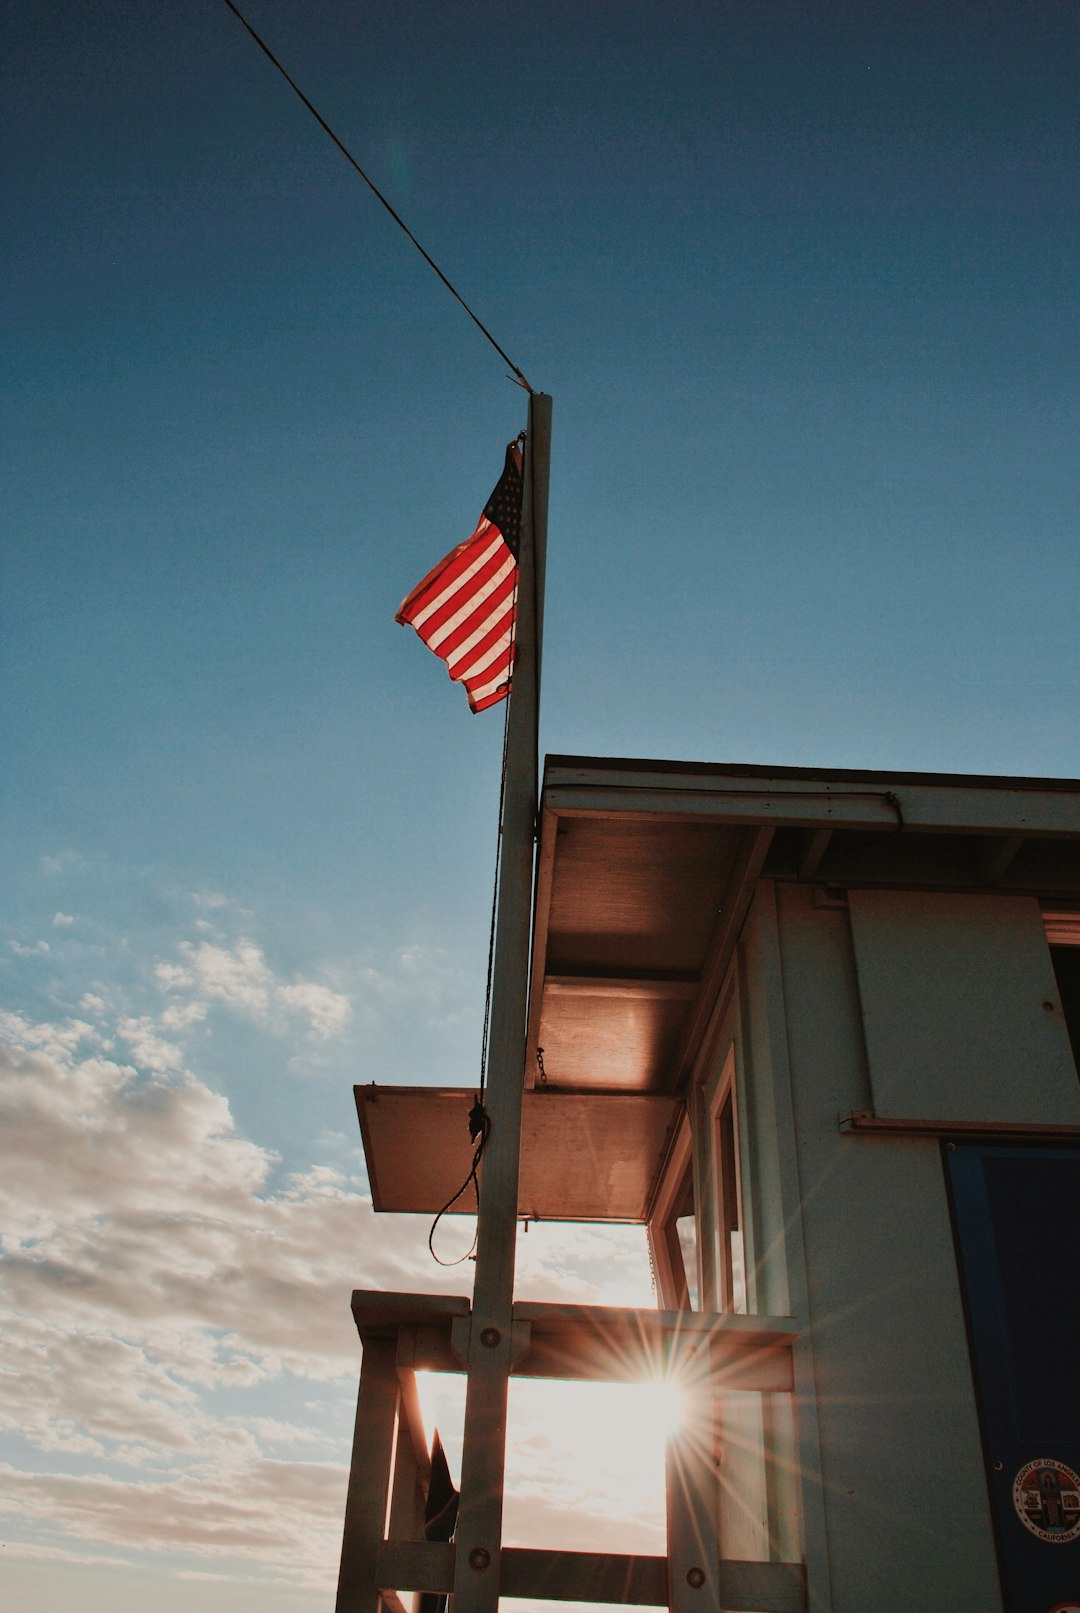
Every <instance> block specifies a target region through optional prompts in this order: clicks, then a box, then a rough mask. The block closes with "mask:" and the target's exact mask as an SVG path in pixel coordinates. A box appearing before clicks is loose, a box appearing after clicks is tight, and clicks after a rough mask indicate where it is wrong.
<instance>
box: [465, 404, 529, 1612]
mask: <svg viewBox="0 0 1080 1613" xmlns="http://www.w3.org/2000/svg"><path fill="white" fill-rule="evenodd" d="M550 454H551V399H550V398H549V397H546V396H544V395H543V394H542V393H531V394H530V396H529V426H528V434H527V438H526V443H525V464H524V494H523V509H522V523H521V527H522V530H521V545H520V549H519V553H518V596H517V635H516V638H517V643H516V649H515V655H514V682H513V692H512V694H511V696H510V713H509V719H508V720H509V732H508V735H507V754H506V769H507V773H506V797H505V803H504V808H503V833H502V845H501V857H500V876H499V904H498V913H497V920H496V930H495V970H494V979H493V984H492V997H491V1030H490V1036H489V1041H488V1049H489V1059H488V1090H487V1114H488V1119H489V1120H490V1123H491V1131H490V1135H489V1136H488V1140H487V1144H486V1146H485V1148H484V1158H483V1166H482V1185H481V1193H480V1215H479V1221H478V1226H477V1242H476V1274H475V1278H474V1283H473V1304H472V1321H471V1330H470V1339H469V1362H468V1388H467V1391H466V1398H465V1442H464V1450H463V1454H462V1463H461V1505H460V1509H459V1512H458V1525H457V1535H456V1541H457V1551H456V1566H455V1574H454V1613H495V1610H496V1609H497V1607H498V1605H499V1568H500V1551H501V1547H502V1512H503V1472H504V1467H505V1457H506V1405H507V1392H508V1383H509V1377H510V1361H511V1342H512V1330H513V1300H514V1258H515V1253H516V1241H517V1200H518V1172H519V1166H520V1159H521V1101H522V1089H523V1084H524V1075H525V1071H524V1063H525V1018H526V1013H527V1009H528V973H529V940H530V929H531V914H532V881H533V842H534V835H535V827H536V813H537V806H538V800H537V796H538V769H539V757H538V734H539V716H540V631H539V630H540V625H541V622H542V620H543V580H544V557H545V550H546V540H547V503H548V470H549V465H550Z"/></svg>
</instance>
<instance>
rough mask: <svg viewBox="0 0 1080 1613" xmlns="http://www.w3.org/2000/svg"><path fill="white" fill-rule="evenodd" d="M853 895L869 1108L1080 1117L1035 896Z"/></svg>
mask: <svg viewBox="0 0 1080 1613" xmlns="http://www.w3.org/2000/svg"><path fill="white" fill-rule="evenodd" d="M849 900H850V911H851V929H852V936H853V939H854V945H855V964H856V971H857V974H858V982H859V996H860V999H861V1002H862V1013H863V1029H864V1035H865V1039H866V1051H867V1059H868V1063H869V1072H870V1085H871V1089H872V1093H873V1102H874V1110H875V1113H877V1114H878V1115H880V1116H883V1117H888V1118H905V1119H927V1120H929V1119H933V1120H972V1121H980V1122H996V1121H1000V1122H1005V1123H1011V1124H1017V1123H1024V1124H1026V1123H1035V1124H1042V1125H1062V1124H1071V1125H1076V1124H1080V1083H1078V1082H1077V1077H1076V1069H1075V1066H1074V1064H1073V1060H1072V1053H1071V1051H1070V1047H1069V1040H1068V1034H1067V1032H1066V1029H1065V1021H1064V1016H1063V1014H1062V1012H1061V1002H1060V999H1059V996H1058V991H1057V985H1056V982H1055V979H1054V972H1053V968H1052V965H1051V962H1050V953H1049V950H1048V948H1047V945H1046V936H1045V934H1044V931H1043V924H1042V918H1041V915H1040V911H1039V905H1038V903H1037V902H1036V901H1035V900H1034V899H1033V898H1030V897H1025V896H996V895H995V896H968V895H944V894H938V893H930V892H919V891H874V890H870V891H852V892H851V893H850V898H849Z"/></svg>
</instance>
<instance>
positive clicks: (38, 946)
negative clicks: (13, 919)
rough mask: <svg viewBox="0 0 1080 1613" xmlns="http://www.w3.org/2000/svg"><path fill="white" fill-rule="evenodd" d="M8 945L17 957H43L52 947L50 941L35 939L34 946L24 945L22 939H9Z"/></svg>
mask: <svg viewBox="0 0 1080 1613" xmlns="http://www.w3.org/2000/svg"><path fill="white" fill-rule="evenodd" d="M8 946H9V947H10V948H11V950H12V952H14V954H15V956H16V957H17V958H41V957H44V955H45V954H46V953H47V952H51V950H52V948H51V947H50V946H49V943H48V941H35V942H34V943H33V945H32V946H28V947H27V946H23V944H22V942H21V941H9V942H8Z"/></svg>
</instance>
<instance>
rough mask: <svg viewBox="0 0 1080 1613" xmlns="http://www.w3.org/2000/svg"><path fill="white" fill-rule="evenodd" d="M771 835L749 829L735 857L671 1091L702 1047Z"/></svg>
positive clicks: (685, 1028)
mask: <svg viewBox="0 0 1080 1613" xmlns="http://www.w3.org/2000/svg"><path fill="white" fill-rule="evenodd" d="M773 833H774V831H773V830H772V829H771V828H768V829H756V830H751V829H748V830H747V831H746V834H745V835H744V836H743V838H742V840H741V842H740V844H739V849H738V851H737V852H736V854H735V860H734V862H733V864H732V868H731V873H730V875H729V876H728V882H727V885H726V887H725V889H724V896H723V900H722V901H721V903H720V913H719V916H718V918H717V920H716V924H715V925H714V927H713V933H712V936H711V937H710V940H709V945H708V948H707V950H706V953H705V963H704V967H703V968H702V971H701V982H700V985H699V986H698V990H697V994H696V1000H695V1002H694V1006H693V1007H692V1008H691V1010H690V1012H689V1013H688V1014H687V1016H686V1023H685V1025H684V1026H683V1031H682V1035H681V1037H680V1039H679V1050H678V1053H677V1054H676V1057H675V1059H674V1060H673V1061H672V1066H671V1071H670V1075H669V1080H668V1085H669V1087H670V1088H671V1089H672V1090H674V1089H676V1088H678V1087H679V1086H680V1084H681V1082H682V1080H683V1079H684V1077H685V1076H686V1075H687V1074H688V1073H689V1070H690V1068H691V1066H692V1065H693V1062H694V1059H695V1058H696V1056H697V1052H698V1049H699V1048H700V1046H701V1042H702V1038H703V1037H704V1035H705V1031H706V1028H707V1026H708V1023H709V1019H710V1017H711V1015H712V1013H713V1010H714V1009H715V1007H716V1000H717V996H718V994H719V991H720V987H721V985H722V984H723V979H724V973H725V971H726V969H727V966H728V962H729V961H730V958H731V954H732V951H733V949H734V947H735V943H736V941H737V940H738V939H739V931H740V930H741V929H742V927H743V922H744V921H745V919H746V915H747V912H748V911H749V907H750V903H751V901H752V900H753V896H754V886H755V884H756V883H757V880H758V877H759V875H760V874H761V870H762V868H763V867H764V864H765V858H766V857H767V856H768V854H769V847H770V846H771V845H772V841H773Z"/></svg>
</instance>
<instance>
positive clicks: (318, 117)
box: [225, 0, 532, 395]
mask: <svg viewBox="0 0 1080 1613" xmlns="http://www.w3.org/2000/svg"><path fill="white" fill-rule="evenodd" d="M225 4H226V5H227V6H228V8H229V10H230V11H231V12H232V14H233V16H234V17H235V18H236V19H237V20H238V21H239V22H240V23H242V24H243V26H244V27H245V28H246V29H247V31H248V33H249V34H250V35H251V37H252V39H253V40H254V41H255V43H256V44H257V45H258V47H259V49H260V50H261V51H262V52H263V54H264V55H265V56H266V57H267V58H268V59H269V60H270V61H271V62H272V63H273V64H274V66H275V67H276V68H277V70H278V72H279V73H280V74H281V76H282V78H283V79H284V80H285V82H286V84H288V86H289V88H290V89H291V90H292V91H293V92H294V94H295V95H297V96H298V97H299V99H300V100H301V101H302V102H303V103H304V105H305V106H306V107H307V109H308V111H309V112H310V113H311V115H312V117H313V118H314V119H315V121H316V123H317V124H318V125H319V127H320V128H321V129H322V130H324V132H325V133H326V134H328V135H329V136H330V138H331V140H332V141H333V142H334V144H335V146H337V148H338V150H339V151H340V152H341V154H342V156H343V157H344V158H345V160H346V162H348V163H350V164H351V165H352V167H353V168H355V169H356V172H357V173H358V174H359V175H360V178H361V179H362V180H363V181H364V184H365V185H366V186H367V187H368V189H369V190H370V191H371V193H372V195H373V196H375V198H376V200H378V201H380V202H381V203H382V205H383V207H385V208H386V211H387V212H388V213H389V214H390V217H391V218H392V219H393V220H394V223H395V224H396V225H397V226H398V228H399V229H401V230H404V232H405V234H406V235H407V236H408V237H409V240H410V241H411V242H412V244H413V246H414V247H415V248H416V250H417V251H418V252H419V254H420V256H421V257H422V258H423V259H424V262H425V263H427V264H428V265H429V267H430V268H432V269H434V271H435V273H436V274H437V275H438V277H439V279H440V280H441V281H442V283H443V285H444V286H445V287H446V289H447V291H449V292H450V294H451V296H452V297H454V298H456V299H457V301H458V302H459V303H460V304H461V306H462V308H464V310H465V312H466V313H467V314H468V316H469V318H470V319H471V320H472V322H473V324H474V325H475V326H476V328H477V330H479V331H480V332H481V334H482V335H484V336H486V337H487V339H488V341H489V342H490V343H491V345H492V347H493V348H494V349H495V351H496V353H498V355H499V357H500V358H501V359H502V360H503V362H504V363H505V364H509V366H510V368H511V369H512V370H513V372H514V373H513V375H512V376H511V377H510V378H509V379H510V380H512V381H516V383H517V385H518V386H521V387H524V389H525V391H526V392H528V393H529V394H530V395H531V394H532V387H531V386H530V385H529V383H528V381H527V380H526V379H525V376H524V375H523V374H522V372H521V371H520V370H519V369H518V367H517V365H516V364H515V363H514V361H513V359H512V358H511V357H510V355H509V354H508V353H507V352H505V351H504V349H503V348H501V347H500V346H499V344H498V342H497V341H496V340H495V338H494V336H493V335H492V334H491V332H490V331H489V330H488V328H487V326H486V325H485V324H484V323H483V321H482V320H481V319H480V318H479V317H478V316H477V315H476V314H474V313H473V311H472V309H471V308H470V307H469V305H468V303H467V302H466V301H465V298H464V297H463V296H462V295H461V293H460V291H458V289H457V287H456V286H454V285H453V284H452V283H451V282H450V281H449V280H448V279H447V277H446V275H445V274H443V272H442V270H441V269H440V268H439V265H438V264H437V263H436V262H435V259H434V258H433V257H432V256H431V254H430V252H427V251H425V249H424V248H423V247H422V246H421V245H420V242H419V241H418V240H417V239H416V236H415V235H414V234H413V232H412V230H410V228H409V226H408V225H407V224H406V222H405V220H404V219H403V218H402V216H401V214H400V213H398V212H397V211H396V209H395V208H394V207H393V206H392V205H391V203H390V202H389V201H388V200H387V198H386V197H385V196H384V195H383V193H382V191H381V190H380V189H379V187H378V185H376V184H375V181H374V180H373V179H371V178H370V177H369V175H368V174H366V173H365V172H364V170H363V169H362V168H361V166H360V164H359V163H358V162H357V160H356V158H355V157H354V156H353V154H352V152H351V151H350V150H349V148H348V146H347V145H346V144H345V142H344V141H343V140H341V139H340V138H339V137H338V135H336V134H335V133H334V131H333V129H332V128H331V127H330V125H329V124H328V123H327V121H326V119H325V118H324V117H323V115H322V113H321V112H320V111H319V109H318V108H317V107H316V106H314V105H313V104H312V103H311V101H309V100H308V98H307V96H306V95H305V94H304V92H303V90H302V89H301V88H300V86H299V84H297V82H296V80H295V79H294V78H292V77H291V76H290V75H289V74H288V73H287V72H286V70H285V68H284V67H283V66H282V64H281V63H280V62H279V61H278V59H277V57H276V56H275V55H274V53H273V51H272V50H271V49H270V46H269V45H268V44H267V43H266V41H265V40H264V39H263V38H262V37H261V36H260V35H259V34H257V33H256V31H255V29H254V28H253V27H252V26H251V24H250V22H248V20H247V18H246V17H245V16H244V14H243V12H242V11H240V10H239V9H238V8H237V7H236V6H235V5H234V4H233V0H225Z"/></svg>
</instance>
